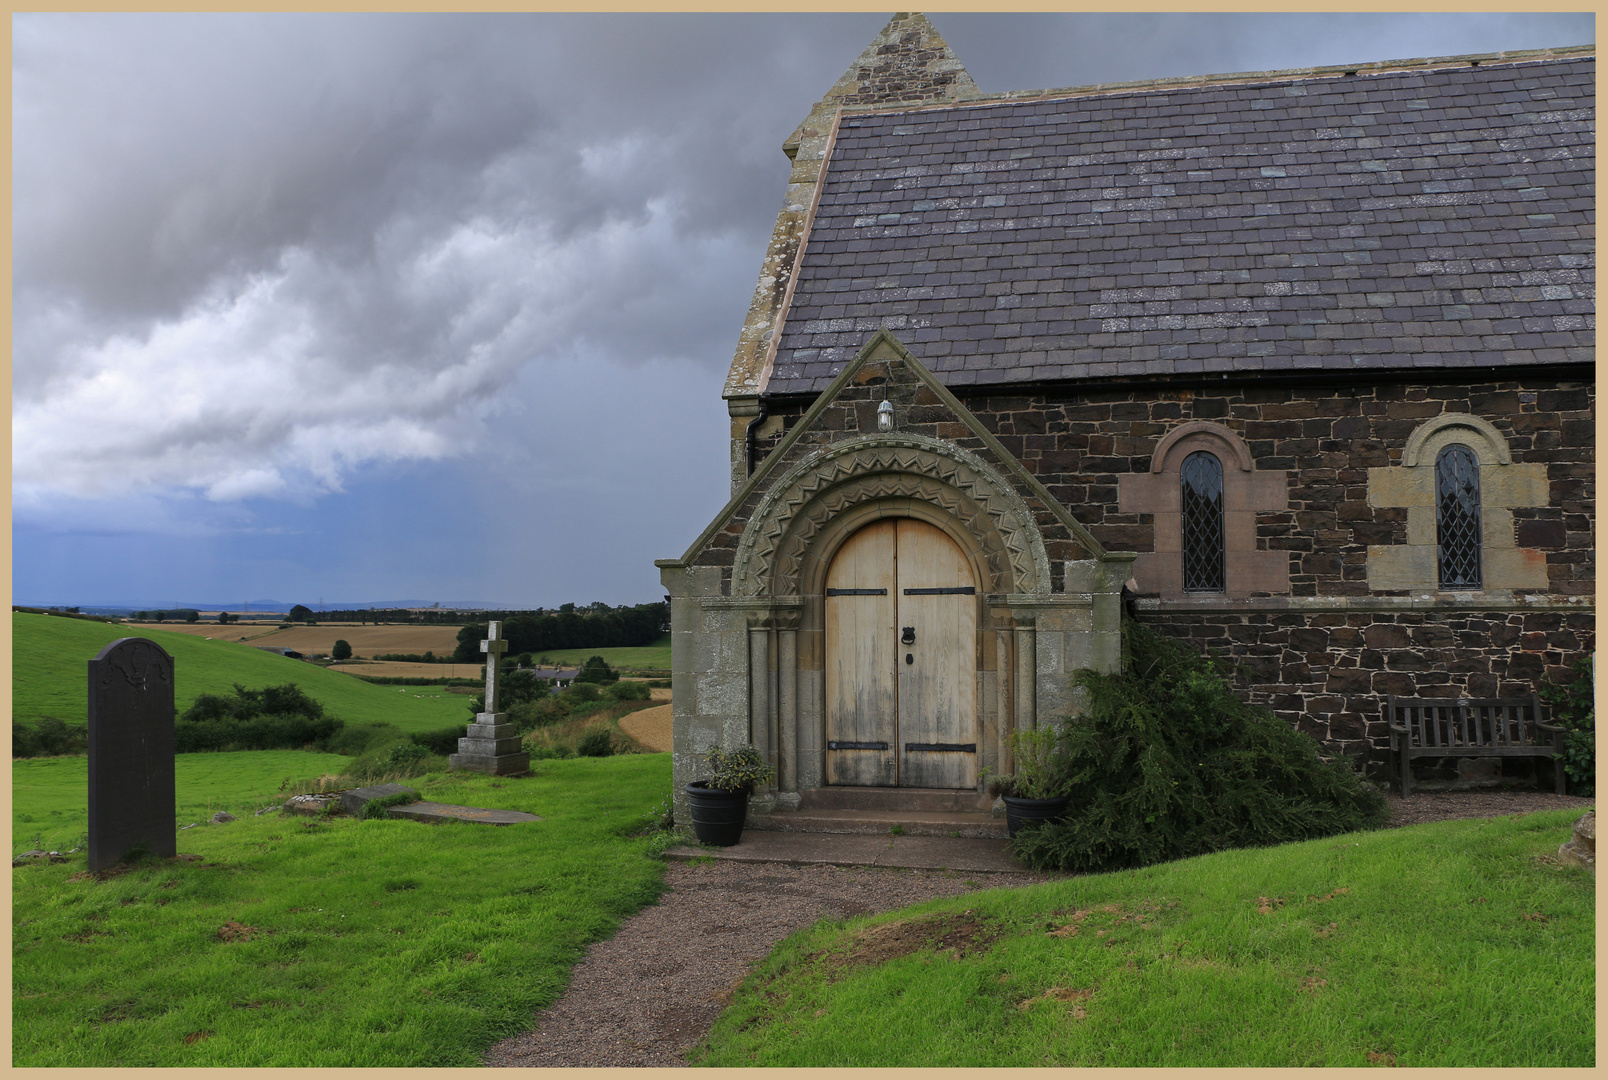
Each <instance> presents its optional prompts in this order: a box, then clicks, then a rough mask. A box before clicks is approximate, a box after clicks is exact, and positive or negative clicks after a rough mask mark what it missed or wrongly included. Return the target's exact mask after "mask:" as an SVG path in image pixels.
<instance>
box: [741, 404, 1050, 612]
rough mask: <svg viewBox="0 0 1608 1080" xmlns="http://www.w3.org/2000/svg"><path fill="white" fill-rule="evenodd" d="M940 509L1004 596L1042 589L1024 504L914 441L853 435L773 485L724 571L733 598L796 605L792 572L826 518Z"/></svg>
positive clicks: (1045, 579)
mask: <svg viewBox="0 0 1608 1080" xmlns="http://www.w3.org/2000/svg"><path fill="white" fill-rule="evenodd" d="M886 498H910V499H919V500H921V501H923V502H927V503H929V504H932V505H934V506H939V507H942V508H943V509H944V510H945V511H947V512H948V513H949V514H950V515H951V516H952V517H953V518H954V519H955V521H957V522H958V523H959V524H960V525H961V526H962V527H963V528H964V529H965V531H966V532H967V533H968V534H969V535H970V536H972V537H973V538H974V539H975V540H976V541H977V543H978V546H979V547H980V548H981V549H982V552H983V555H984V558H985V559H986V561H987V562H988V564H989V567H990V569H991V570H992V571H993V573H994V575H995V579H996V581H1004V582H1009V589H1008V591H1010V592H1015V593H1039V592H1047V591H1048V589H1049V580H1050V572H1049V569H1050V568H1049V558H1048V556H1047V555H1046V554H1045V551H1044V540H1043V537H1042V536H1041V535H1040V533H1039V530H1038V525H1037V524H1036V523H1035V522H1034V520H1033V515H1032V512H1031V511H1030V510H1029V509H1028V507H1027V503H1026V502H1025V501H1023V499H1022V497H1021V496H1020V495H1019V494H1017V492H1016V490H1015V488H1013V487H1012V486H1011V485H1010V484H1009V483H1008V482H1006V481H1005V480H1004V479H1003V478H1002V477H1001V476H1000V475H999V474H998V472H996V471H995V470H994V469H993V468H992V467H991V466H989V465H988V464H987V463H986V462H985V461H983V460H982V459H981V458H979V457H978V456H977V455H975V454H973V453H971V452H970V451H967V450H963V449H961V448H960V447H958V446H955V445H953V444H952V443H946V442H943V441H941V440H938V439H932V438H928V437H926V436H924V435H908V434H899V435H861V436H857V437H854V438H850V439H844V440H843V441H841V442H838V443H835V444H833V445H832V446H831V447H828V448H827V449H825V450H819V451H816V452H815V453H813V454H811V455H810V456H809V457H807V458H805V459H804V460H803V461H801V462H799V464H798V465H796V466H794V467H793V468H792V469H791V470H790V471H789V472H788V473H787V474H786V475H785V476H783V477H782V478H781V480H779V481H778V482H777V483H776V484H774V485H773V486H772V487H771V489H770V491H769V492H768V493H767V494H766V495H765V497H764V498H763V499H761V500H760V502H759V505H758V506H756V507H755V508H754V513H753V515H752V516H751V517H750V518H749V521H748V526H747V527H746V528H745V529H744V530H743V535H742V538H741V540H740V541H739V543H738V547H737V556H736V560H735V562H734V564H733V566H732V579H731V581H732V584H731V594H732V595H733V596H761V595H766V594H769V595H772V596H796V595H798V590H799V567H800V564H801V563H802V561H803V559H804V557H805V555H806V554H807V553H808V552H809V550H810V545H811V542H812V541H813V539H814V537H815V535H816V534H817V533H818V532H820V530H821V529H822V528H823V527H824V526H825V525H826V524H827V523H828V522H830V521H832V520H833V519H834V518H836V517H838V516H840V515H841V514H843V513H844V512H846V511H848V510H851V509H852V508H853V507H855V506H857V505H860V504H862V503H865V502H869V501H872V500H876V499H886Z"/></svg>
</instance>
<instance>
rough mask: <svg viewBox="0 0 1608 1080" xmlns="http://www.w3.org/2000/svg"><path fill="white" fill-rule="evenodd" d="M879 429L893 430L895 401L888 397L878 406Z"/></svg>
mask: <svg viewBox="0 0 1608 1080" xmlns="http://www.w3.org/2000/svg"><path fill="white" fill-rule="evenodd" d="M877 430H878V431H892V430H893V403H892V402H890V401H888V400H886V399H884V400H883V402H882V404H881V405H878V406H877Z"/></svg>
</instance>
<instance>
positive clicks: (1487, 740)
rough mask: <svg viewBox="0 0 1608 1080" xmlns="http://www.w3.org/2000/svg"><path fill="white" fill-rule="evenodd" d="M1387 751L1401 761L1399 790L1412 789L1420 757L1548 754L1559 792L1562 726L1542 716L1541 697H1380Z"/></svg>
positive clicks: (1404, 793)
mask: <svg viewBox="0 0 1608 1080" xmlns="http://www.w3.org/2000/svg"><path fill="white" fill-rule="evenodd" d="M1385 719H1386V720H1387V721H1388V723H1389V725H1390V752H1391V753H1392V754H1393V755H1394V756H1395V758H1396V761H1397V762H1398V763H1399V764H1400V766H1401V793H1402V796H1403V797H1404V798H1405V797H1406V796H1407V795H1408V793H1409V792H1410V791H1411V790H1412V780H1413V777H1412V760H1413V758H1421V757H1549V758H1551V759H1552V768H1553V772H1554V773H1555V780H1556V786H1557V792H1558V794H1559V795H1562V794H1563V782H1564V773H1563V733H1564V729H1563V728H1561V727H1558V726H1556V725H1555V724H1548V723H1545V722H1543V721H1542V719H1541V698H1540V696H1539V695H1537V694H1531V695H1530V696H1529V697H1527V698H1518V699H1512V698H1509V699H1503V698H1403V697H1396V696H1395V695H1394V694H1392V695H1390V696H1388V697H1386V698H1385Z"/></svg>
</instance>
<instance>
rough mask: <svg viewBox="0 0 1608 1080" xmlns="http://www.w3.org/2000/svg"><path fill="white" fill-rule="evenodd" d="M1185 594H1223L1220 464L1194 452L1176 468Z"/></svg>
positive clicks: (1210, 454)
mask: <svg viewBox="0 0 1608 1080" xmlns="http://www.w3.org/2000/svg"><path fill="white" fill-rule="evenodd" d="M1178 479H1179V483H1180V485H1181V487H1182V491H1181V492H1180V494H1181V496H1182V505H1181V507H1180V509H1181V510H1182V518H1183V520H1182V525H1183V549H1184V551H1183V556H1184V591H1185V592H1222V591H1223V463H1222V462H1221V461H1218V460H1217V455H1216V454H1212V453H1208V452H1207V451H1205V450H1196V451H1195V452H1194V453H1192V454H1190V455H1189V456H1188V457H1186V458H1184V462H1183V464H1182V465H1181V466H1179V469H1178Z"/></svg>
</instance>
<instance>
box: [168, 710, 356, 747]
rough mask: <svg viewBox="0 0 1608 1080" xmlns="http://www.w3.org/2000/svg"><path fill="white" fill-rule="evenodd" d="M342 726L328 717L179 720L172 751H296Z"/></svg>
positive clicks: (292, 716)
mask: <svg viewBox="0 0 1608 1080" xmlns="http://www.w3.org/2000/svg"><path fill="white" fill-rule="evenodd" d="M344 726H345V725H344V724H343V723H342V722H341V721H339V720H336V719H335V718H334V717H331V716H320V717H308V716H302V715H300V714H294V713H293V714H290V715H286V716H277V715H268V716H254V717H252V718H250V719H246V720H242V719H235V718H233V717H222V718H219V719H216V720H207V721H203V722H201V723H192V722H189V721H185V720H180V721H178V722H177V723H175V724H174V725H173V749H174V751H175V752H176V753H180V754H195V753H200V752H202V751H206V750H297V749H300V748H301V747H304V746H315V745H317V744H318V743H320V742H322V741H323V740H326V739H328V738H329V737H330V736H332V735H334V734H335V733H336V732H337V731H339V730H340V729H341V728H343V727H344Z"/></svg>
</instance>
